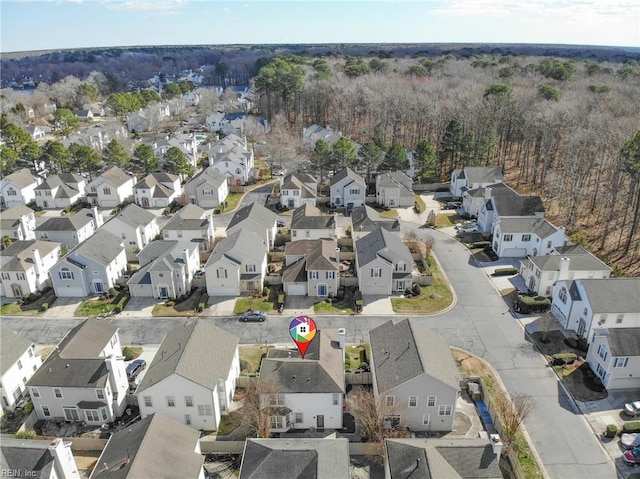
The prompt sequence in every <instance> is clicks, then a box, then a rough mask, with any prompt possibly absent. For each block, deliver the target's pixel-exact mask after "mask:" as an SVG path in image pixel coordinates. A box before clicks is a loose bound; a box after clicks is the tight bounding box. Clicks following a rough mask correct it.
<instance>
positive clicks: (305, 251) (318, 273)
mask: <svg viewBox="0 0 640 479" xmlns="http://www.w3.org/2000/svg"><path fill="white" fill-rule="evenodd" d="M284 258H285V267H284V270H283V272H282V286H283V288H284V291H285V293H287V294H289V295H308V296H316V297H321V298H326V297H327V296H329V295H335V294H336V293H337V292H338V287H339V286H340V250H339V249H338V243H337V241H336V240H328V239H314V240H306V239H303V240H298V241H290V242H288V243H287V244H286V245H285V249H284Z"/></svg>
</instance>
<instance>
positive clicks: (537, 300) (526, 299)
mask: <svg viewBox="0 0 640 479" xmlns="http://www.w3.org/2000/svg"><path fill="white" fill-rule="evenodd" d="M549 309H551V300H549V298H545V297H543V296H536V295H529V294H519V295H518V298H517V299H516V305H515V310H516V311H518V312H520V313H533V312H536V313H542V312H545V311H548V310H549Z"/></svg>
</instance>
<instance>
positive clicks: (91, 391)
mask: <svg viewBox="0 0 640 479" xmlns="http://www.w3.org/2000/svg"><path fill="white" fill-rule="evenodd" d="M27 386H28V387H29V393H30V395H31V400H32V401H33V410H34V411H35V413H36V414H37V416H38V419H40V420H43V421H72V422H85V423H87V424H92V425H96V426H100V425H101V424H106V423H111V422H113V421H115V420H116V418H117V417H119V416H121V415H122V413H123V412H124V409H125V407H126V404H127V403H126V400H125V399H126V397H125V396H126V393H127V389H128V387H129V383H128V381H127V373H126V370H125V365H124V357H123V356H122V347H121V345H120V336H119V334H118V328H117V327H116V326H114V325H113V324H112V323H110V322H108V321H104V320H98V319H93V318H89V319H86V320H84V321H82V323H80V324H79V325H78V326H76V327H75V328H73V329H72V330H71V331H70V332H69V333H68V334H67V335H66V336H65V337H64V338H63V339H62V341H60V342H59V343H58V345H57V346H56V348H55V349H54V350H53V351H52V352H51V354H50V355H49V357H48V358H47V359H46V361H45V362H44V364H43V365H42V366H41V367H40V368H39V369H38V371H37V372H36V373H35V374H34V375H33V376H32V377H31V379H30V380H29V381H28V382H27Z"/></svg>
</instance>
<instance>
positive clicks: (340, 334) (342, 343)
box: [338, 328, 347, 360]
mask: <svg viewBox="0 0 640 479" xmlns="http://www.w3.org/2000/svg"><path fill="white" fill-rule="evenodd" d="M338 338H339V340H340V349H342V359H343V360H344V354H345V346H346V342H347V330H346V329H345V328H340V329H338Z"/></svg>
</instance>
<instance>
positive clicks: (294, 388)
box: [257, 329, 346, 433]
mask: <svg viewBox="0 0 640 479" xmlns="http://www.w3.org/2000/svg"><path fill="white" fill-rule="evenodd" d="M344 336H345V333H344V330H341V334H339V332H338V330H337V329H324V330H319V329H318V330H317V331H316V335H315V337H314V339H313V341H312V342H311V343H310V345H309V347H308V349H307V351H306V353H305V356H304V359H302V358H301V356H300V353H299V352H298V351H297V350H290V349H279V348H272V349H270V350H269V352H268V353H267V357H266V358H265V359H263V360H262V364H261V366H260V377H259V379H258V386H257V387H258V391H259V392H260V401H261V404H262V405H263V407H269V408H270V409H269V416H270V418H271V432H272V433H278V432H286V431H288V430H290V429H310V428H314V429H318V430H324V429H325V428H328V429H340V428H342V424H343V423H342V405H343V402H344V394H345V391H346V390H345V380H344V341H345V337H344Z"/></svg>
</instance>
